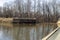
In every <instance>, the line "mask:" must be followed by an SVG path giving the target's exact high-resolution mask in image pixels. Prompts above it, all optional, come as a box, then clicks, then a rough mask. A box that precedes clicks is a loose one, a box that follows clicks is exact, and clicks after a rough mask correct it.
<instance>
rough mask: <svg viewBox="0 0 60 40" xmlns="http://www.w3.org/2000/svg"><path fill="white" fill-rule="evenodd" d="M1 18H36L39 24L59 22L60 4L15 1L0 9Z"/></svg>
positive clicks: (54, 0) (30, 0) (42, 0)
mask: <svg viewBox="0 0 60 40" xmlns="http://www.w3.org/2000/svg"><path fill="white" fill-rule="evenodd" d="M0 17H5V18H14V17H19V18H36V19H37V21H39V22H54V23H55V22H57V20H58V19H59V17H60V2H59V1H57V0H50V1H45V0H15V1H14V2H10V3H8V2H6V3H4V5H3V7H0Z"/></svg>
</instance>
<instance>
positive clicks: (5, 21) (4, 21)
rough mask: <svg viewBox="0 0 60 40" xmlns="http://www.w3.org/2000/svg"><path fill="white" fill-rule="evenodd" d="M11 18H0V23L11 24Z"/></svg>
mask: <svg viewBox="0 0 60 40" xmlns="http://www.w3.org/2000/svg"><path fill="white" fill-rule="evenodd" d="M12 21H13V18H0V23H1V22H3V23H12Z"/></svg>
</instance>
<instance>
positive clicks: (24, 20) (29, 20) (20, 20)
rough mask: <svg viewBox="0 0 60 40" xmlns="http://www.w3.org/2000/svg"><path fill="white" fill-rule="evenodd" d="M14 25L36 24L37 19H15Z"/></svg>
mask: <svg viewBox="0 0 60 40" xmlns="http://www.w3.org/2000/svg"><path fill="white" fill-rule="evenodd" d="M13 23H36V18H13Z"/></svg>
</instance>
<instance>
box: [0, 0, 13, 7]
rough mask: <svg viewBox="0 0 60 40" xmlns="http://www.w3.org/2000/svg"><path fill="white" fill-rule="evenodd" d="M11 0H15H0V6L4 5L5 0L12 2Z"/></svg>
mask: <svg viewBox="0 0 60 40" xmlns="http://www.w3.org/2000/svg"><path fill="white" fill-rule="evenodd" d="M10 1H14V0H0V6H2V7H3V4H4V3H5V2H10Z"/></svg>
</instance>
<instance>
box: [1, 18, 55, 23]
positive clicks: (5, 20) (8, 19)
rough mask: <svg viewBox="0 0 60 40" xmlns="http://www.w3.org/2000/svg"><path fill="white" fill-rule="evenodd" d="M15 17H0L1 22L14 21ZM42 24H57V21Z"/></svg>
mask: <svg viewBox="0 0 60 40" xmlns="http://www.w3.org/2000/svg"><path fill="white" fill-rule="evenodd" d="M12 22H13V18H0V23H12ZM41 24H56V23H46V22H44V23H41Z"/></svg>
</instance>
